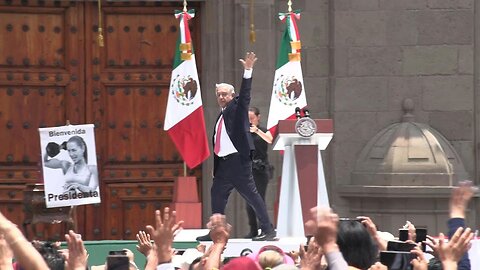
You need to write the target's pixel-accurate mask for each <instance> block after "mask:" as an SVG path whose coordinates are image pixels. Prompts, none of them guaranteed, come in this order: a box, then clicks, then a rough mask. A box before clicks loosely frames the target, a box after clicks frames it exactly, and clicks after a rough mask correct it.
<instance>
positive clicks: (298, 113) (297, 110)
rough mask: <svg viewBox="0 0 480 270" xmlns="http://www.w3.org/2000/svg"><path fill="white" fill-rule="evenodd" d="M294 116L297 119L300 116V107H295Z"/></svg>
mask: <svg viewBox="0 0 480 270" xmlns="http://www.w3.org/2000/svg"><path fill="white" fill-rule="evenodd" d="M295 117H297V119H300V118H302V115H301V114H300V108H299V107H296V108H295Z"/></svg>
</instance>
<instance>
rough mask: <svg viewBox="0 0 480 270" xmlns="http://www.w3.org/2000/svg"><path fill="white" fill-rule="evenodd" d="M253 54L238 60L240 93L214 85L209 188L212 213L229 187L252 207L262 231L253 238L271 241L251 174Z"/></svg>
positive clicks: (221, 206)
mask: <svg viewBox="0 0 480 270" xmlns="http://www.w3.org/2000/svg"><path fill="white" fill-rule="evenodd" d="M256 61H257V57H256V56H255V53H253V52H250V53H247V54H246V56H245V59H240V62H241V63H242V64H243V67H244V69H245V70H244V74H243V80H242V86H241V88H240V93H239V95H238V96H235V90H234V88H233V86H232V85H229V84H226V83H221V84H217V85H216V96H217V102H218V105H219V106H220V108H221V109H222V111H221V113H220V115H219V116H218V118H217V122H216V124H215V130H214V131H215V133H214V135H213V145H214V153H215V154H214V166H213V184H212V188H211V198H212V213H213V214H216V213H219V214H224V213H225V207H226V205H227V201H228V197H229V196H230V193H231V192H232V190H233V189H236V190H237V191H238V193H240V195H241V196H242V197H243V198H244V199H245V200H246V201H247V203H248V204H249V205H250V206H251V207H252V208H253V209H254V210H255V213H256V215H257V217H258V219H259V221H260V228H261V229H262V233H261V234H260V235H258V236H256V237H254V238H253V240H256V241H264V240H265V241H267V240H268V241H271V240H274V239H275V236H276V232H275V230H274V228H273V226H272V223H271V222H270V218H269V217H268V213H267V208H266V206H265V202H264V201H263V200H262V197H261V196H260V195H259V193H258V192H257V188H256V186H255V182H254V180H253V176H252V151H254V150H255V146H254V145H253V140H252V136H251V134H250V121H249V119H248V108H249V105H250V99H251V96H250V91H251V88H252V71H253V70H252V68H253V65H254V64H255V62H256ZM197 240H199V241H207V240H210V237H209V235H205V236H200V237H198V238H197Z"/></svg>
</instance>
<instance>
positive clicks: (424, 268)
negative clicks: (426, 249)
mask: <svg viewBox="0 0 480 270" xmlns="http://www.w3.org/2000/svg"><path fill="white" fill-rule="evenodd" d="M410 252H411V253H413V254H415V255H416V258H415V259H413V260H412V261H411V262H410V264H411V265H412V266H413V270H428V260H427V259H426V258H425V254H424V253H423V251H422V250H421V249H420V247H419V246H416V247H415V249H413V250H412V251H410Z"/></svg>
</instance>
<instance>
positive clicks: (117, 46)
mask: <svg viewBox="0 0 480 270" xmlns="http://www.w3.org/2000/svg"><path fill="white" fill-rule="evenodd" d="M181 4H182V3H181V2H164V1H161V2H160V1H159V2H149V1H142V2H136V1H132V2H120V1H119V2H117V1H115V2H114V1H109V2H105V1H104V2H103V8H102V13H101V14H102V18H103V29H104V37H105V47H99V46H98V43H97V34H98V10H97V2H96V1H85V2H84V1H69V2H67V1H24V0H11V1H2V2H0V142H2V144H1V146H0V201H3V202H6V201H8V202H9V204H2V206H0V210H1V211H2V212H5V213H10V214H8V216H9V217H10V218H12V220H13V221H14V222H16V223H17V224H21V223H22V221H23V213H22V211H21V210H22V204H21V202H22V199H23V193H22V188H23V186H24V185H25V184H26V183H32V182H38V181H39V179H41V175H40V173H39V166H38V163H39V162H40V160H41V157H40V154H39V153H40V149H39V138H38V130H37V129H38V127H43V126H57V125H63V124H65V122H66V120H67V119H68V120H70V122H71V123H72V124H82V123H94V124H95V126H96V131H95V132H96V134H95V135H96V145H97V153H98V165H99V170H100V172H99V173H100V182H101V191H102V203H101V204H99V205H90V206H82V207H78V208H77V219H78V228H79V231H80V233H82V234H84V237H85V239H89V240H92V239H134V237H135V233H136V230H139V229H142V228H143V226H144V225H145V224H151V223H153V210H154V209H156V208H159V207H163V206H166V205H168V203H170V202H171V200H172V186H173V180H174V178H175V177H176V176H178V175H181V174H183V165H182V164H183V163H182V160H181V157H180V156H179V154H178V152H177V151H176V150H175V147H174V146H173V144H172V142H171V140H170V139H169V138H168V136H167V135H166V133H165V132H164V131H163V119H164V117H165V107H166V100H167V94H168V86H169V82H170V73H171V66H172V61H173V55H174V49H175V43H176V39H177V36H178V32H177V31H178V21H177V20H176V19H175V17H174V16H173V12H174V10H175V9H181V8H182V6H181ZM197 5H198V3H197ZM192 7H193V6H192ZM195 8H196V10H197V14H196V18H195V23H193V24H192V26H193V27H192V28H191V31H192V36H193V38H194V44H195V46H196V48H195V49H196V50H197V51H200V48H199V46H200V18H199V17H200V13H199V12H198V7H195ZM200 60H201V59H199V57H197V64H198V65H199V66H200V64H201V63H200ZM200 173H201V171H200V170H199V169H198V170H192V171H189V172H188V174H193V175H196V176H200ZM132 216H134V217H135V218H132Z"/></svg>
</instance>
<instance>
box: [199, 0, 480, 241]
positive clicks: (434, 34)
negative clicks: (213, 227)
mask: <svg viewBox="0 0 480 270" xmlns="http://www.w3.org/2000/svg"><path fill="white" fill-rule="evenodd" d="M249 3H250V1H249V0H229V1H226V0H208V1H204V2H202V7H203V8H202V12H203V16H202V52H201V53H202V57H203V62H202V63H203V66H202V67H201V70H202V71H203V72H202V75H201V76H202V78H201V80H202V85H203V89H204V90H203V95H204V98H203V99H204V106H205V113H206V121H207V127H212V126H213V125H214V121H215V116H216V114H217V113H218V108H217V105H216V102H215V96H214V87H213V86H214V84H215V83H217V82H221V81H225V82H231V83H234V84H238V83H239V82H240V80H241V75H242V73H241V65H239V63H238V60H237V59H239V58H241V57H242V56H243V55H244V53H245V51H255V52H256V53H257V55H258V58H259V61H258V65H257V66H256V68H255V71H254V81H253V91H252V103H251V104H252V105H254V106H257V107H259V108H260V110H261V111H262V115H263V119H264V124H266V119H267V116H268V108H269V102H270V97H271V89H272V82H273V75H274V70H275V61H276V57H277V51H278V47H279V42H280V35H281V33H282V31H283V28H284V25H283V23H282V22H281V21H280V20H278V18H277V13H278V12H285V11H286V10H287V1H285V0H282V1H273V0H255V1H254V19H255V29H256V38H257V40H256V42H255V43H253V44H251V43H250V42H249V24H250V22H249V19H250V14H249ZM293 8H294V9H301V10H302V15H301V20H300V22H299V29H300V37H301V41H302V68H303V74H304V82H305V89H306V93H307V99H308V107H309V108H310V112H311V114H312V116H313V117H314V118H332V119H333V120H334V125H335V130H334V132H335V135H334V139H333V141H332V142H331V144H330V146H329V147H328V148H327V150H326V151H324V152H323V153H322V154H323V157H324V166H325V173H326V179H327V187H328V189H329V193H330V198H331V204H332V206H333V207H334V209H335V210H336V211H337V212H338V213H340V215H342V216H346V217H352V216H356V215H358V214H368V215H371V216H372V217H373V218H374V220H375V221H376V222H377V223H378V225H379V226H380V227H381V228H382V229H384V230H389V231H392V232H394V231H395V230H396V229H397V228H398V227H400V226H402V225H403V224H404V222H405V220H406V219H409V220H410V221H412V222H414V223H417V224H418V225H420V226H427V227H428V228H429V230H430V231H435V232H437V231H445V230H446V228H445V225H444V224H445V218H446V217H447V213H448V212H447V209H448V203H447V202H448V200H447V198H448V194H449V188H448V187H446V186H448V185H446V186H445V185H444V187H446V188H444V189H442V190H443V191H442V192H440V193H442V194H437V193H438V192H439V191H438V189H434V188H433V189H428V190H425V192H422V193H421V194H420V195H419V194H416V195H415V194H413V195H412V196H409V193H408V192H407V191H404V193H405V194H403V195H402V196H400V197H401V199H399V200H397V201H395V202H391V206H392V207H390V208H389V209H390V210H389V211H377V210H375V209H380V208H381V207H383V205H382V204H385V200H384V199H381V198H379V199H378V200H375V199H374V198H373V199H370V200H361V199H360V200H359V199H358V198H357V199H355V198H353V197H352V196H350V195H349V192H348V190H347V191H345V190H342V188H344V187H345V186H348V185H352V183H355V181H356V179H355V176H356V175H355V174H354V171H355V166H356V163H357V162H358V159H359V158H360V154H361V151H362V149H363V148H364V147H365V146H366V145H367V143H368V142H369V141H370V140H371V139H372V138H373V137H374V136H375V135H376V134H377V133H379V132H380V131H381V130H383V129H384V128H386V127H388V126H390V125H392V124H395V123H399V122H401V119H402V116H403V115H404V111H403V109H402V103H403V101H404V100H405V99H406V98H409V99H411V100H412V101H413V103H414V104H415V109H414V111H413V112H412V113H413V114H414V115H415V117H416V120H415V121H416V122H418V123H421V124H424V125H427V126H428V127H429V128H431V129H433V130H436V131H438V133H439V134H441V135H442V136H443V137H444V138H445V139H446V140H447V141H448V142H449V143H450V144H451V146H452V149H453V150H454V151H456V153H458V157H459V159H460V161H461V162H462V163H463V166H464V168H465V171H466V174H464V175H463V176H462V177H470V178H471V179H472V180H474V181H475V182H476V183H477V182H478V181H477V178H478V175H479V170H478V167H479V166H478V165H480V163H479V161H480V158H479V154H478V151H477V144H478V140H479V138H480V132H479V130H478V128H477V126H478V124H480V122H479V120H478V119H479V118H478V117H477V116H478V115H479V109H478V108H479V106H476V104H480V99H479V95H477V91H478V90H479V87H478V70H479V69H478V66H479V64H480V58H479V56H478V55H479V54H478V52H480V45H479V44H480V43H479V41H480V40H479V38H478V37H479V36H480V35H479V34H480V27H479V26H480V16H479V15H478V14H480V4H478V3H475V1H474V0H402V1H398V0H302V1H293ZM477 100H478V102H477ZM208 132H209V135H210V136H211V135H212V132H213V129H212V128H208ZM271 161H272V163H273V164H274V166H275V167H276V173H275V176H276V177H278V175H279V172H280V168H281V165H282V157H281V155H280V154H279V153H277V152H271ZM212 163H213V162H212V160H209V161H208V162H206V163H204V166H203V178H204V179H203V183H204V185H203V190H202V191H203V192H202V193H203V194H204V195H203V202H204V206H203V207H204V220H205V219H206V217H208V215H209V214H210V198H209V197H210V196H209V195H210V190H209V189H210V186H211V177H210V176H211V171H212V165H213V164H212ZM455 181H456V180H455ZM277 182H278V181H276V180H275V179H274V180H272V181H271V183H270V185H269V191H268V192H269V194H268V197H267V206H268V208H269V209H270V213H271V216H272V217H273V216H274V212H275V211H274V202H275V200H276V198H277V194H276V192H277V189H278V187H277ZM426 185H429V186H430V187H431V185H432V183H428V184H426ZM437 195H438V196H437ZM428 198H430V199H428ZM419 200H420V201H421V202H420V201H419ZM352 204H355V207H352ZM474 204H475V205H472V207H471V209H472V211H471V212H470V213H469V223H470V224H471V225H472V226H476V225H478V223H479V220H478V217H477V215H476V214H475V211H474V209H476V208H478V206H480V204H479V203H478V202H477V201H475V202H474ZM474 206H476V207H474ZM402 209H403V210H405V209H408V211H403V210H402ZM427 213H435V215H431V216H429V215H428V214H427ZM227 215H228V217H229V218H230V220H231V223H232V224H235V225H237V226H236V227H237V229H236V231H235V234H236V235H242V234H244V233H245V232H246V230H247V227H246V218H245V211H244V202H243V199H241V198H240V197H239V196H238V195H234V196H232V198H230V202H229V206H228V213H227ZM243 225H245V226H243Z"/></svg>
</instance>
